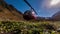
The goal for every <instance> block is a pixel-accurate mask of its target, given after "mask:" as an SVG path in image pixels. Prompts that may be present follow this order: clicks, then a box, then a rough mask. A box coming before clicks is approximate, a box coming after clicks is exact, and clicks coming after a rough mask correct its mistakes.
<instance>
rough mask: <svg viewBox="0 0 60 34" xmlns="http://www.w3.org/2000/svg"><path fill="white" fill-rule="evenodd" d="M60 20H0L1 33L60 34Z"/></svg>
mask: <svg viewBox="0 0 60 34" xmlns="http://www.w3.org/2000/svg"><path fill="white" fill-rule="evenodd" d="M59 28H60V21H0V34H60V30H59Z"/></svg>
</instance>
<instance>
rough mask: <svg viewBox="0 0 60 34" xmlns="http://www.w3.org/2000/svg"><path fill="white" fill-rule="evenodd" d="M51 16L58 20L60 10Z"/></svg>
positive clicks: (59, 18)
mask: <svg viewBox="0 0 60 34" xmlns="http://www.w3.org/2000/svg"><path fill="white" fill-rule="evenodd" d="M52 18H53V19H54V20H60V11H58V12H57V13H55V14H54V15H53V16H52Z"/></svg>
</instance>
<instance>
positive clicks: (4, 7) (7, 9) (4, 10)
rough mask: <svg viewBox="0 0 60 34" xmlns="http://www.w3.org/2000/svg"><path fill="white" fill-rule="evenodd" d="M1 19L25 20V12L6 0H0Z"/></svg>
mask: <svg viewBox="0 0 60 34" xmlns="http://www.w3.org/2000/svg"><path fill="white" fill-rule="evenodd" d="M1 20H4V21H5V20H16V21H19V20H23V14H22V13H21V12H20V11H18V10H17V9H16V8H14V7H13V6H12V5H8V4H7V3H6V2H5V1H3V0H0V21H1Z"/></svg>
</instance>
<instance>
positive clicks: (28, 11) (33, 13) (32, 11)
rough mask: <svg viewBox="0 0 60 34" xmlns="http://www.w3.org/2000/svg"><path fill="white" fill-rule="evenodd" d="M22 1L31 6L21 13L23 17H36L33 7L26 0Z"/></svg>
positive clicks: (28, 18)
mask: <svg viewBox="0 0 60 34" xmlns="http://www.w3.org/2000/svg"><path fill="white" fill-rule="evenodd" d="M24 2H25V3H26V4H27V5H28V6H29V7H30V8H31V10H27V11H25V12H24V14H23V18H24V19H25V20H31V19H35V20H36V19H37V16H36V15H37V12H36V11H35V10H34V8H33V7H32V6H31V5H30V4H29V3H28V1H27V0H24Z"/></svg>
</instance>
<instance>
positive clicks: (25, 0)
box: [24, 0, 37, 14]
mask: <svg viewBox="0 0 60 34" xmlns="http://www.w3.org/2000/svg"><path fill="white" fill-rule="evenodd" d="M24 2H25V3H26V4H27V5H28V6H29V7H30V8H31V9H32V10H33V11H34V12H35V13H36V14H37V12H36V11H35V9H34V8H33V7H32V6H31V5H30V4H29V2H28V1H27V0H24Z"/></svg>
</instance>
